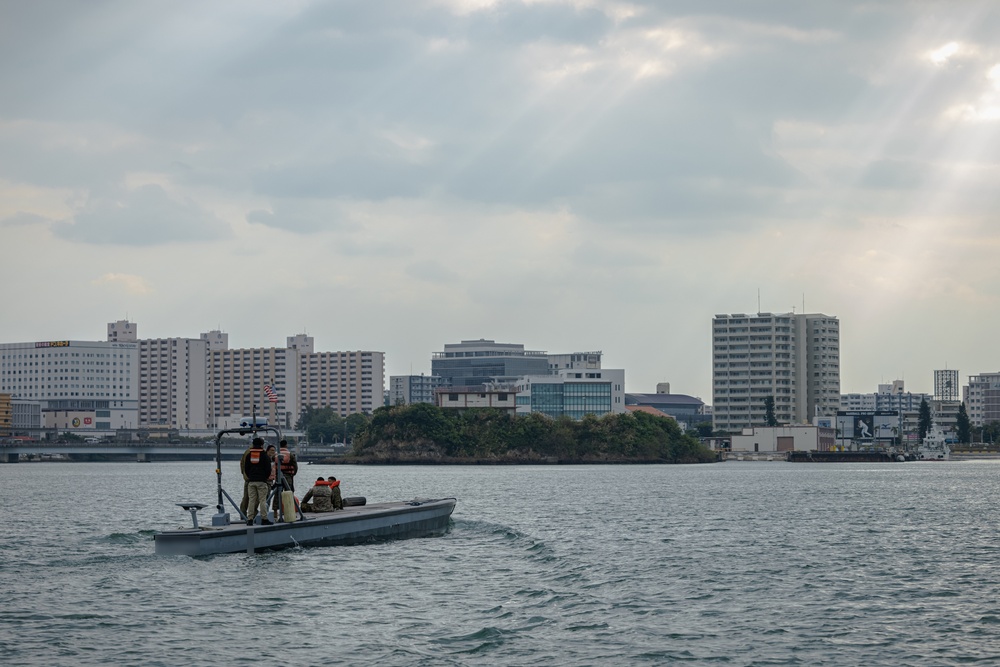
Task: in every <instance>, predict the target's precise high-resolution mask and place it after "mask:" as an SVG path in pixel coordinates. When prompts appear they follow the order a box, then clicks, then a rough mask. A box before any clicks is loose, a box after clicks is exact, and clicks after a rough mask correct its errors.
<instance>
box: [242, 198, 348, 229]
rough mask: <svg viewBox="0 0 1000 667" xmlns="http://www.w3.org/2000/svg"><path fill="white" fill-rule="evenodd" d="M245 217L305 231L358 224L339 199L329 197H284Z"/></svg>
mask: <svg viewBox="0 0 1000 667" xmlns="http://www.w3.org/2000/svg"><path fill="white" fill-rule="evenodd" d="M246 219H247V222H250V223H254V224H259V225H266V226H268V227H272V228H274V229H282V230H285V231H290V232H298V233H302V234H312V233H316V232H330V231H348V230H352V229H353V230H356V229H358V228H359V225H357V224H355V223H352V222H351V221H350V219H349V218H348V215H347V213H345V211H344V208H343V206H342V205H341V204H340V203H338V202H335V201H329V200H320V201H316V200H304V201H297V200H283V201H279V202H276V203H275V204H274V205H273V207H272V210H265V209H257V210H254V211H250V212H249V213H247V216H246Z"/></svg>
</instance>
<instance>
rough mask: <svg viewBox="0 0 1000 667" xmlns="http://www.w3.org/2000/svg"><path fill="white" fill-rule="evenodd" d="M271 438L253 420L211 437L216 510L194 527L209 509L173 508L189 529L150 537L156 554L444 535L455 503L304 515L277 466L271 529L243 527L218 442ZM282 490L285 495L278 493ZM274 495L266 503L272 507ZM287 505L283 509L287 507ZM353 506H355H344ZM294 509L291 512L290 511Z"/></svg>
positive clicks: (420, 502) (352, 505)
mask: <svg viewBox="0 0 1000 667" xmlns="http://www.w3.org/2000/svg"><path fill="white" fill-rule="evenodd" d="M262 432H263V433H270V434H271V435H273V436H274V440H275V442H274V444H275V445H277V444H278V443H279V442H280V440H281V432H280V431H278V429H276V428H274V427H271V426H268V425H267V422H266V421H265V420H258V419H257V417H256V415H254V416H253V417H252V419H251V420H250V421H249V422H244V423H243V424H241V425H240V428H238V429H229V430H225V431H219V433H218V435H216V437H215V451H216V454H215V474H216V492H217V495H218V504H217V505H216V510H217V511H216V513H215V514H214V515H213V516H212V519H211V525H209V526H200V525H199V524H198V511H199V510H202V509H204V508H205V507H207V505H203V504H201V503H195V502H188V503H177V504H178V505H179V506H180V507H182V508H184V509H185V510H186V511H188V512H190V513H191V523H192V526H191V528H186V529H185V528H181V529H177V530H163V531H159V532H157V533H156V534H154V535H153V542H154V544H155V551H156V553H157V554H169V555H184V556H207V555H210V554H228V553H242V552H246V553H254V552H256V551H262V550H268V549H285V548H288V547H297V546H333V545H341V544H358V543H361V542H372V541H378V540H388V539H403V538H408V537H424V536H431V535H438V534H442V533H445V532H447V530H448V526H449V525H450V522H451V513H452V512H453V511H454V510H455V502H456V501H455V499H454V498H437V499H428V498H417V499H414V500H410V501H400V502H386V503H373V504H371V505H369V504H366V501H365V499H364V498H345V499H344V509H342V510H335V511H333V512H316V513H309V514H303V513H302V511H301V509H300V508H299V507H298V502H297V501H294V497H293V495H292V493H291V491H290V490H289V488H290V487H289V485H288V483H287V482H286V480H284V479H283V477H282V474H281V468H280V466H279V467H278V468H277V469H276V470H275V484H274V490H273V491H272V494H275V495H276V496H277V498H276V502H277V503H278V505H279V509H278V511H277V512H274V513H269V515H271V518H273V519H276V520H275V521H274V523H271V522H268V523H266V524H258V525H247V516H246V514H245V513H244V512H243V511H242V510H240V508H239V505H238V504H237V503H236V502H235V501H234V500H233V499H232V497H231V496H230V495H229V494H228V493H226V491H225V489H223V488H222V438H223V436H225V435H231V434H238V435H241V436H244V435H247V434H249V435H250V437H255V436H256V435H257V434H258V433H262ZM282 490H284V491H285V492H284V493H281V491H282ZM273 497H274V495H272V496H269V497H268V499H267V504H266V507H271V501H272V498H273ZM286 499H287V505H286V504H285V503H286ZM225 500H228V501H229V503H230V504H231V505H232V507H233V509H234V510H235V511H236V513H237V515H238V516H239V517H240V521H239V522H238V523H236V524H234V523H232V522H231V520H230V514H229V513H228V512H226V511H225ZM348 501H355V502H348ZM293 504H294V505H295V507H292V505H293Z"/></svg>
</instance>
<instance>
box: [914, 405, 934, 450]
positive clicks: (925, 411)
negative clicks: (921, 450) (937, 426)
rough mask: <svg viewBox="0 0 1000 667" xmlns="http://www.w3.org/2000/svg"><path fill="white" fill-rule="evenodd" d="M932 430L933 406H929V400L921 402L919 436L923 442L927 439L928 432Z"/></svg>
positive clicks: (918, 422) (918, 420) (918, 421)
mask: <svg viewBox="0 0 1000 667" xmlns="http://www.w3.org/2000/svg"><path fill="white" fill-rule="evenodd" d="M930 430H931V406H929V405H927V399H926V398H924V399H921V400H920V416H919V418H918V419H917V434H918V435H919V436H920V441H921V442H923V440H924V438H926V437H927V432H928V431H930Z"/></svg>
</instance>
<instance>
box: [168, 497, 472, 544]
mask: <svg viewBox="0 0 1000 667" xmlns="http://www.w3.org/2000/svg"><path fill="white" fill-rule="evenodd" d="M454 509H455V499H454V498H441V499H426V498H418V499H414V500H411V501H402V502H387V503H372V504H370V505H357V506H351V507H345V508H344V509H342V510H336V511H333V512H317V513H306V514H305V515H304V516H305V518H304V519H299V520H297V521H292V522H276V523H274V524H272V525H269V526H268V525H255V526H248V525H246V524H245V523H243V522H239V520H238V518H237V522H236V523H233V524H230V525H227V526H212V525H208V526H200V527H199V528H193V527H191V528H182V529H178V530H167V531H161V532H159V533H156V535H154V536H153V539H154V541H155V543H156V553H158V554H173V555H177V554H180V555H188V556H199V555H209V554H219V553H239V552H247V553H254V552H255V551H260V550H264V549H282V548H289V547H296V546H314V545H324V546H325V545H341V544H357V543H360V542H369V541H377V540H380V539H402V538H406V537H418V536H423V535H432V534H435V533H442V532H445V531H446V530H447V528H448V524H449V521H450V517H451V513H452V511H453V510H454Z"/></svg>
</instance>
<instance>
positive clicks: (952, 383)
mask: <svg viewBox="0 0 1000 667" xmlns="http://www.w3.org/2000/svg"><path fill="white" fill-rule="evenodd" d="M958 396H959V389H958V371H957V370H954V369H948V370H943V371H934V398H936V399H938V400H940V401H957V400H958Z"/></svg>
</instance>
